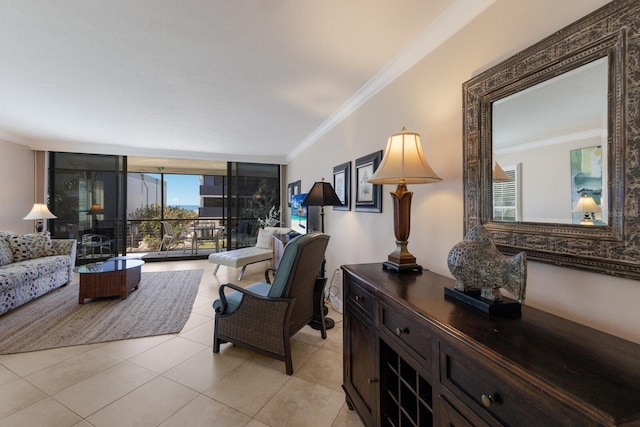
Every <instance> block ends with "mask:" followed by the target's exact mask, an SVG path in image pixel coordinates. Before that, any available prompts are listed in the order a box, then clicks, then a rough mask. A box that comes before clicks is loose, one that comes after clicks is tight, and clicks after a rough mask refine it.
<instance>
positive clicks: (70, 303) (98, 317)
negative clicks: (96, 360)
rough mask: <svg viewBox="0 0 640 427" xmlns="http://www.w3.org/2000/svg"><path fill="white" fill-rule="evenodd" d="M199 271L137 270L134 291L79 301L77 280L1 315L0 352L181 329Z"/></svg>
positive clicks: (191, 299) (196, 284)
mask: <svg viewBox="0 0 640 427" xmlns="http://www.w3.org/2000/svg"><path fill="white" fill-rule="evenodd" d="M202 273H203V270H182V271H169V272H148V273H142V279H141V280H140V285H139V287H138V289H137V290H135V291H132V292H130V293H129V295H128V297H127V299H126V300H121V299H120V297H113V298H95V299H91V300H89V299H87V300H85V303H84V304H78V284H77V283H73V284H70V285H67V286H65V287H63V288H59V289H56V290H55V291H52V292H49V293H48V294H46V295H43V296H41V297H40V298H38V299H36V300H34V301H31V302H29V303H27V304H25V305H23V306H21V307H19V308H17V309H15V310H13V311H10V312H8V313H5V314H3V315H2V316H0V354H10V353H21V352H25V351H36V350H44V349H49V348H56V347H67V346H72V345H80V344H93V343H98V342H105V341H115V340H122V339H128V338H139V337H145V336H151V335H163V334H172V333H177V332H180V330H181V329H182V328H183V327H184V325H185V323H186V322H187V319H188V318H189V316H190V314H191V308H192V307H193V301H194V300H195V298H196V294H197V293H198V286H199V285H200V279H201V278H202Z"/></svg>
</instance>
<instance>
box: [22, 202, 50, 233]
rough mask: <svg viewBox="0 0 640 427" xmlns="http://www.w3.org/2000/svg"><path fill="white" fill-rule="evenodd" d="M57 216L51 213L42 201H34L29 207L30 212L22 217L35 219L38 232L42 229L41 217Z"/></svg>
mask: <svg viewBox="0 0 640 427" xmlns="http://www.w3.org/2000/svg"><path fill="white" fill-rule="evenodd" d="M55 218H57V216H55V215H54V214H52V213H51V211H50V210H49V208H48V207H47V205H45V204H44V203H34V204H33V207H32V208H31V212H29V213H28V214H27V216H25V217H24V218H22V219H31V220H35V221H36V231H38V232H40V231H42V229H43V224H42V220H43V219H55Z"/></svg>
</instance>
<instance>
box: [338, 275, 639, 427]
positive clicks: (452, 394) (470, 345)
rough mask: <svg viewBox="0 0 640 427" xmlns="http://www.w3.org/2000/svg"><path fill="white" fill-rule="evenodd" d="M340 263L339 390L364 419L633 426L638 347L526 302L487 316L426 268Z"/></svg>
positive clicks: (636, 407) (402, 422)
mask: <svg viewBox="0 0 640 427" xmlns="http://www.w3.org/2000/svg"><path fill="white" fill-rule="evenodd" d="M342 270H343V272H344V276H343V278H344V297H345V300H344V301H345V306H344V307H345V308H344V384H343V388H344V390H345V393H346V397H347V403H348V405H349V407H350V408H352V409H355V410H356V411H357V412H358V414H359V415H360V418H361V419H362V421H363V422H364V423H365V424H366V425H367V426H397V427H399V426H429V425H436V426H486V425H489V426H501V425H511V426H545V427H551V426H590V425H630V426H640V345H638V344H635V343H632V342H630V341H626V340H623V339H620V338H618V337H615V336H612V335H609V334H606V333H603V332H600V331H597V330H595V329H592V328H589V327H586V326H583V325H580V324H578V323H575V322H572V321H569V320H567V319H563V318H561V317H557V316H554V315H551V314H549V313H546V312H543V311H541V310H537V309H535V308H532V307H529V306H524V307H522V314H521V316H520V317H514V318H504V317H496V316H490V315H488V314H485V313H483V312H481V311H478V310H475V309H473V308H471V307H469V306H467V305H465V304H463V303H461V302H458V301H455V300H451V299H449V298H445V296H444V290H443V288H444V287H453V280H452V279H449V278H447V277H444V276H441V275H438V274H436V273H433V272H430V271H424V272H422V273H404V274H397V273H394V272H391V271H387V270H383V269H382V265H381V264H380V263H376V264H358V265H344V266H342ZM639 327H640V325H639Z"/></svg>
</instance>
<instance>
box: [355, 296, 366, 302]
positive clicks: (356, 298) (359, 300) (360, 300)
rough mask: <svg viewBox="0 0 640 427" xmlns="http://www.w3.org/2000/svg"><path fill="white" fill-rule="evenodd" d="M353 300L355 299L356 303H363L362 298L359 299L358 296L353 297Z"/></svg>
mask: <svg viewBox="0 0 640 427" xmlns="http://www.w3.org/2000/svg"><path fill="white" fill-rule="evenodd" d="M353 299H355V300H356V301H358V302H362V301H364V298H363V297H361V296H360V295H356V296H355V297H353Z"/></svg>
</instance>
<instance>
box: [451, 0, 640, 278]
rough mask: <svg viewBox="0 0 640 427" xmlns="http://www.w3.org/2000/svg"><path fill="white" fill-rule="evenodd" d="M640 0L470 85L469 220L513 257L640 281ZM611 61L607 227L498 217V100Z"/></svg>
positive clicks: (603, 13)
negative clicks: (494, 139)
mask: <svg viewBox="0 0 640 427" xmlns="http://www.w3.org/2000/svg"><path fill="white" fill-rule="evenodd" d="M638 16H640V2H638V1H637V0H615V1H613V2H611V3H609V4H607V5H605V6H604V7H602V8H600V9H598V10H596V11H595V12H593V13H591V14H589V15H587V16H586V17H584V18H582V19H580V20H579V21H577V22H575V23H573V24H571V25H570V26H568V27H566V28H564V29H562V30H560V31H558V32H557V33H555V34H553V35H551V36H550V37H548V38H546V39H544V40H542V41H541V42H539V43H537V44H535V45H533V46H531V47H529V48H528V49H526V50H524V51H522V52H520V53H518V54H517V55H515V56H513V57H511V58H509V59H507V60H506V61H504V62H503V63H501V64H499V65H496V66H494V67H492V68H491V69H489V70H487V71H485V72H483V73H482V74H480V75H478V76H476V77H474V78H473V79H471V80H469V81H468V82H466V83H464V85H463V93H464V99H463V103H464V125H463V126H464V129H463V138H464V147H463V148H464V167H463V168H464V197H465V199H464V200H465V205H464V225H465V233H466V232H467V231H468V230H469V229H470V228H471V227H473V226H474V225H475V224H477V223H480V224H482V225H483V226H484V227H485V228H486V229H487V230H489V231H490V232H491V233H492V235H493V238H494V241H495V242H496V244H497V245H498V247H499V249H500V250H501V251H502V252H504V253H507V254H513V253H516V252H520V251H525V252H527V256H528V258H529V259H531V260H536V261H542V262H548V263H553V264H556V265H560V266H566V267H573V268H580V269H585V270H589V271H594V272H599V273H605V274H611V275H615V276H622V277H629V278H634V279H640V217H639V215H638V214H639V210H640V20H639V19H638ZM603 57H607V58H608V63H609V78H608V80H609V90H608V92H609V99H608V139H607V144H608V147H607V148H608V153H609V156H608V159H607V161H608V164H607V168H608V170H609V182H608V190H609V194H610V197H609V200H608V204H609V206H608V212H609V218H608V224H607V225H606V226H602V227H589V226H584V225H571V224H543V223H527V222H501V221H494V220H493V219H492V218H493V214H492V207H493V202H492V201H493V185H492V182H493V181H492V164H493V159H492V144H491V125H492V121H491V111H492V103H493V102H494V101H497V100H499V99H502V98H504V97H506V96H509V95H512V94H514V93H516V92H519V91H522V90H524V89H527V88H529V87H531V86H534V85H536V84H538V83H541V82H543V81H546V80H549V79H551V78H553V77H556V76H558V75H560V74H563V73H565V72H567V71H570V70H573V69H575V68H577V67H580V66H582V65H584V64H587V63H590V62H593V61H595V60H597V59H599V58H603Z"/></svg>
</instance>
